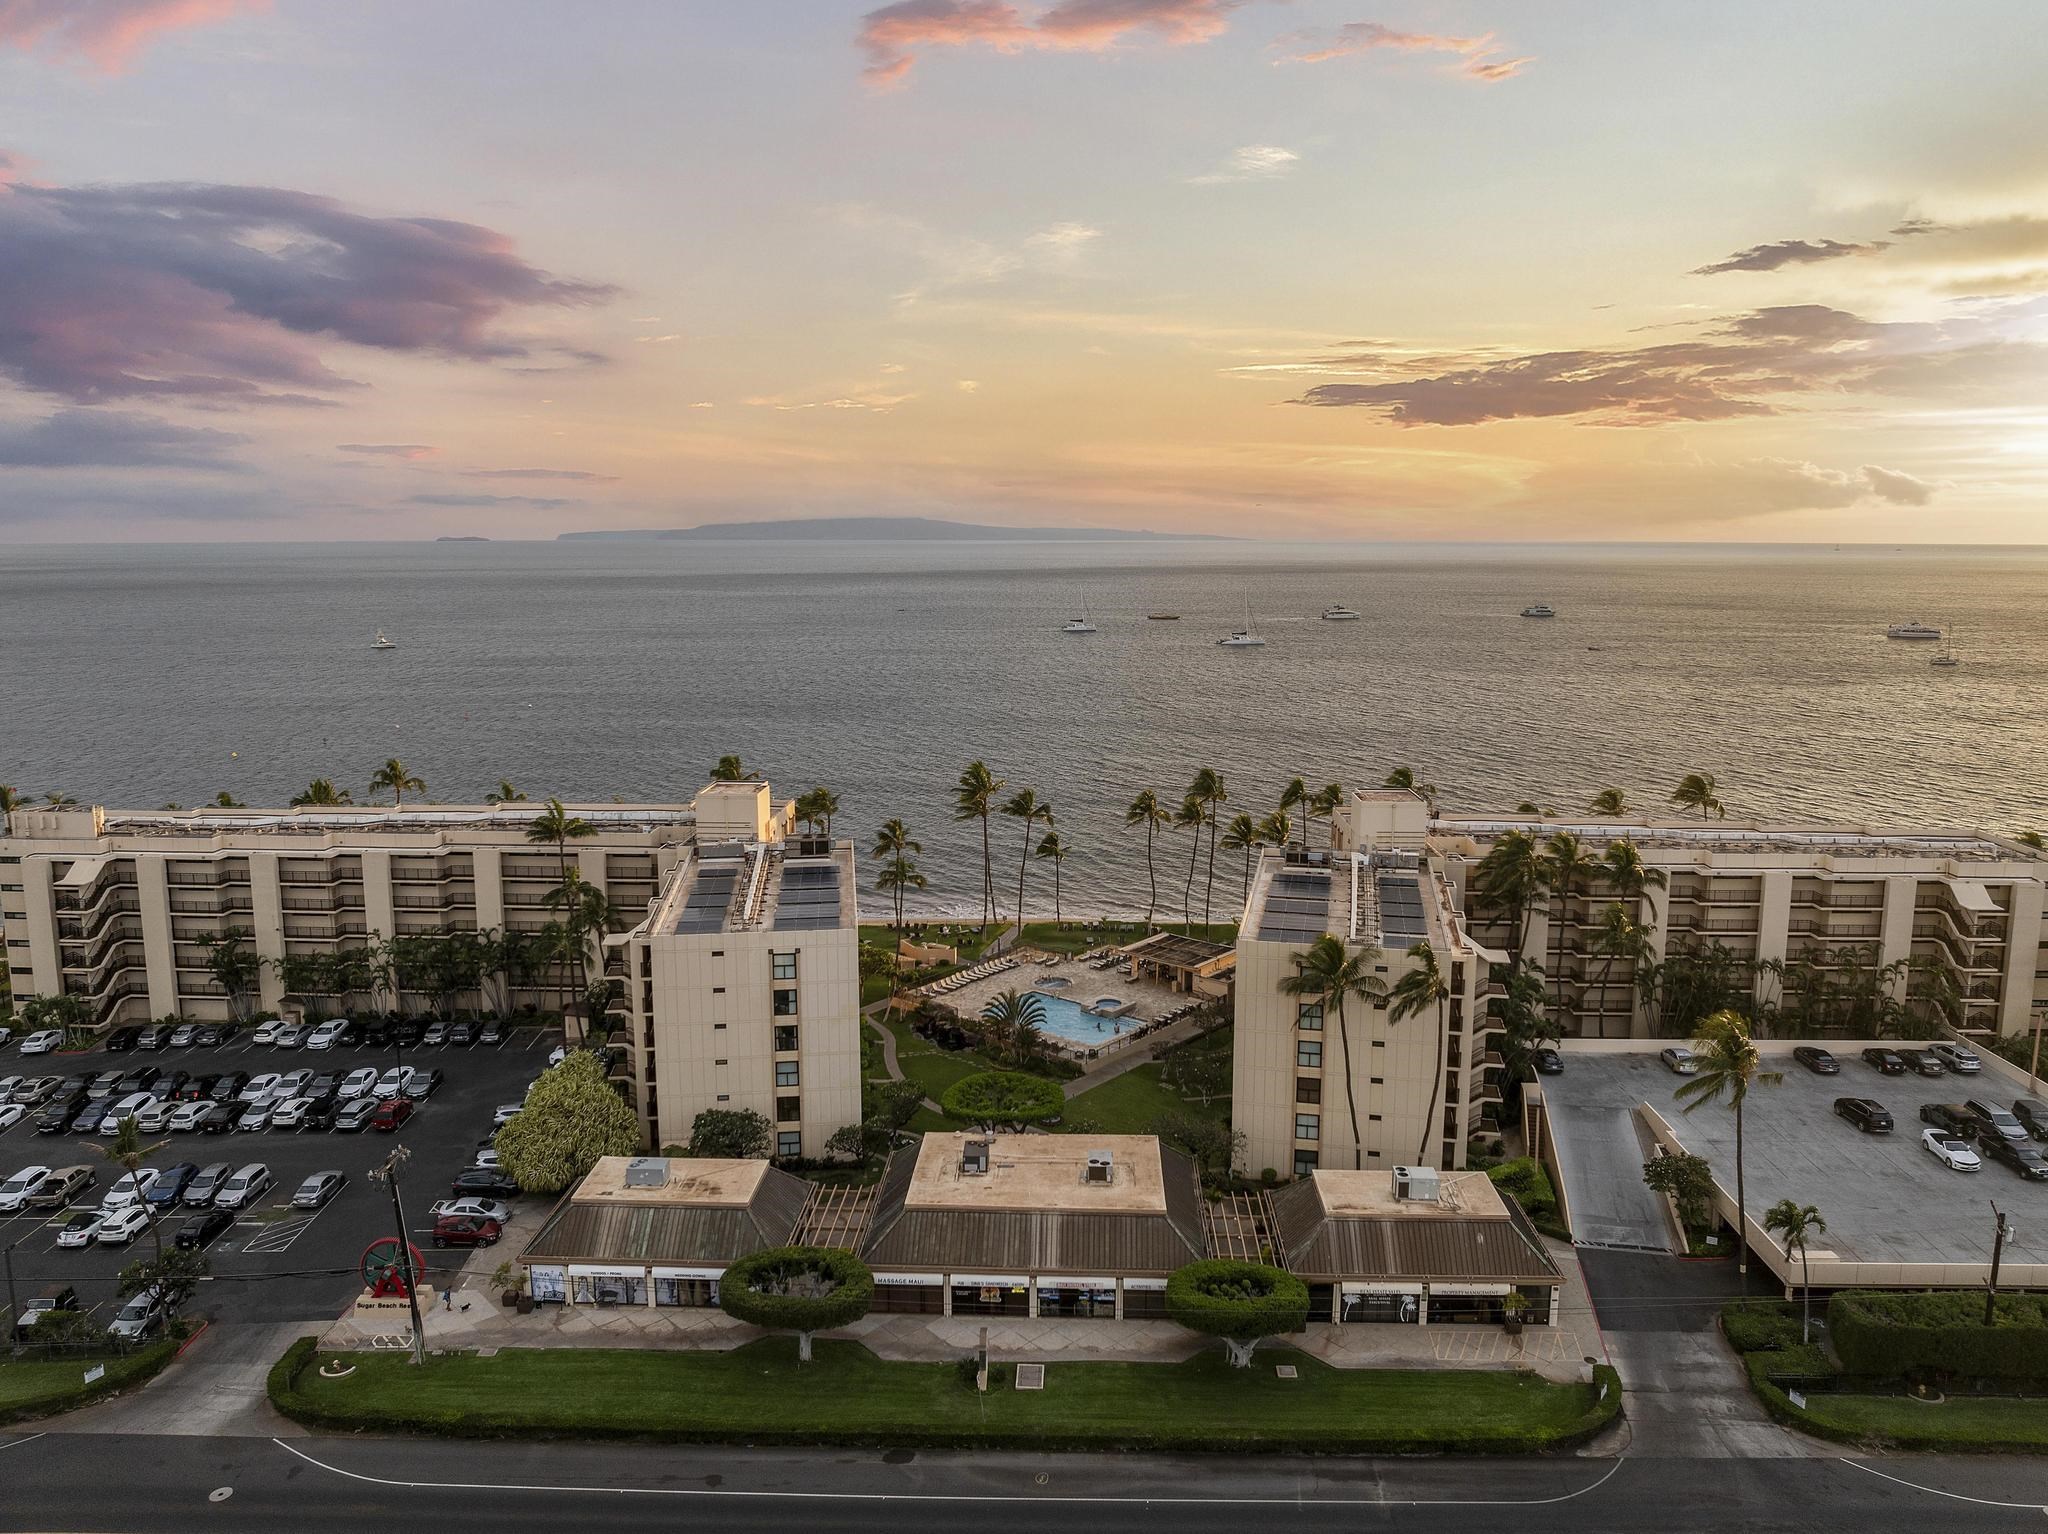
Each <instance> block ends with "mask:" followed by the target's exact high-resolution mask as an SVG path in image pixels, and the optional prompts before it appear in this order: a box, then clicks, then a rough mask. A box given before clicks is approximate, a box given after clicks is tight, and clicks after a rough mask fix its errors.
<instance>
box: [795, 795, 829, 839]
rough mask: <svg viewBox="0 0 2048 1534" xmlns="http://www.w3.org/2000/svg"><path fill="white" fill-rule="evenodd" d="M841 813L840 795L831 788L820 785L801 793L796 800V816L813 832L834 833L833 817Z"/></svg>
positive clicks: (813, 833) (814, 833)
mask: <svg viewBox="0 0 2048 1534" xmlns="http://www.w3.org/2000/svg"><path fill="white" fill-rule="evenodd" d="M838 813H839V796H838V795H837V794H835V793H833V792H832V790H831V789H829V788H825V787H822V786H820V787H818V788H814V789H812V790H811V791H810V792H809V793H807V794H799V795H798V796H797V801H796V818H797V819H798V820H800V821H802V822H803V823H804V824H805V825H806V826H808V827H810V830H811V834H812V835H814V836H815V835H816V834H818V833H819V832H820V831H822V832H824V834H825V835H827V836H830V835H831V834H832V817H833V816H834V815H837V814H838Z"/></svg>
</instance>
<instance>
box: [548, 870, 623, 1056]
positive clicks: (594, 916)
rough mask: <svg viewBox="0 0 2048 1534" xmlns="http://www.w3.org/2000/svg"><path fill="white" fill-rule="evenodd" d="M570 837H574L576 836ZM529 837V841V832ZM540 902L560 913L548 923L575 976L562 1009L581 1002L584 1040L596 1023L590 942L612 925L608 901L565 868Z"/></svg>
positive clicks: (578, 871)
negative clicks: (555, 928) (556, 930)
mask: <svg viewBox="0 0 2048 1534" xmlns="http://www.w3.org/2000/svg"><path fill="white" fill-rule="evenodd" d="M570 834H571V835H572V836H573V835H574V834H575V833H574V832H571V833H570ZM528 836H529V839H532V833H531V831H530V830H529V832H528ZM541 899H542V900H543V901H544V902H545V903H546V904H547V905H548V906H549V907H550V908H551V909H558V910H560V911H561V913H562V919H561V921H560V922H559V923H558V924H557V923H551V924H550V925H559V927H560V947H559V956H560V957H561V958H564V959H566V960H568V962H569V965H570V969H571V973H572V975H573V977H574V985H573V988H570V995H569V996H568V997H567V998H566V999H565V1001H564V1004H563V1008H562V1010H563V1012H564V1013H565V1014H566V1013H567V1012H568V1010H569V1006H570V1004H571V1003H581V1005H582V1007H583V1031H584V1034H585V1036H586V1037H587V1036H588V1035H589V1033H590V1030H591V1028H592V1026H593V1025H594V1024H595V1023H596V1022H597V1016H596V1013H597V1008H596V1006H595V1004H594V1002H593V1000H592V998H591V996H590V939H591V938H592V937H593V936H597V937H600V938H601V937H602V936H603V934H605V933H606V932H609V931H610V930H612V928H613V926H614V925H615V923H614V920H613V913H612V904H611V900H610V898H609V897H607V896H606V894H605V892H604V891H603V890H601V889H599V888H598V887H597V886H596V885H594V884H591V883H588V882H586V881H585V879H584V877H583V870H582V869H580V868H568V869H565V871H564V872H563V875H562V882H561V883H560V884H558V885H556V886H555V887H554V888H553V889H551V890H549V891H548V892H547V893H546V894H545V895H543V896H542V897H541Z"/></svg>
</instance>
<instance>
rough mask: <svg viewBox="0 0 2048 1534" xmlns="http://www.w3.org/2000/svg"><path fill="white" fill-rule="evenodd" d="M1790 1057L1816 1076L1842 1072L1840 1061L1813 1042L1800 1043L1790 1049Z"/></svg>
mask: <svg viewBox="0 0 2048 1534" xmlns="http://www.w3.org/2000/svg"><path fill="white" fill-rule="evenodd" d="M1792 1058H1793V1059H1794V1060H1797V1061H1798V1062H1799V1063H1800V1064H1801V1065H1803V1066H1805V1067H1806V1068H1807V1069H1808V1070H1810V1071H1812V1072H1813V1074H1814V1075H1816V1076H1839V1075H1841V1073H1842V1062H1841V1061H1839V1060H1837V1059H1836V1058H1835V1057H1834V1056H1833V1055H1831V1054H1829V1053H1828V1052H1827V1051H1826V1050H1825V1049H1821V1048H1819V1047H1818V1046H1816V1045H1813V1044H1801V1045H1800V1046H1799V1047H1798V1048H1797V1049H1795V1050H1793V1051H1792Z"/></svg>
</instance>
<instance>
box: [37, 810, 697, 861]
mask: <svg viewBox="0 0 2048 1534" xmlns="http://www.w3.org/2000/svg"><path fill="white" fill-rule="evenodd" d="M543 807H544V806H542V805H538V804H533V803H520V804H406V805H388V804H386V805H375V804H365V805H347V804H342V805H320V806H317V807H313V806H308V807H306V808H302V809H288V808H287V809H234V810H230V809H221V808H218V807H206V808H200V809H192V810H114V809H105V808H103V807H100V806H73V807H70V808H68V809H67V810H65V811H64V812H63V813H62V817H61V819H60V818H58V817H55V816H50V815H47V814H46V813H45V812H42V811H36V810H35V809H34V807H33V806H31V807H29V810H28V811H27V812H24V813H21V814H19V815H17V817H16V824H15V828H14V834H13V838H12V839H13V840H14V841H16V842H20V843H31V842H36V841H45V840H47V841H63V842H75V841H91V840H94V839H96V838H99V837H104V838H106V839H107V840H109V841H118V842H121V843H124V844H125V843H135V844H139V845H137V846H135V847H132V848H131V847H130V846H128V845H118V846H114V847H110V848H107V849H105V850H107V851H109V852H116V853H119V852H127V851H130V850H145V851H146V850H148V844H149V843H150V842H153V841H155V840H157V839H158V838H172V839H184V838H190V839H192V840H195V841H197V840H206V841H212V842H216V843H221V844H224V845H232V844H234V843H236V842H238V841H241V840H243V839H245V838H270V837H280V838H282V837H303V838H305V839H306V840H307V841H309V842H315V843H317V844H318V845H319V846H320V847H322V848H325V847H327V846H332V845H345V844H346V842H347V839H348V838H349V837H350V836H352V835H363V834H374V835H376V836H380V837H384V836H404V835H445V834H446V833H448V832H450V831H470V832H480V833H487V832H503V833H507V834H516V835H518V836H519V837H520V838H522V839H523V838H524V837H525V834H526V828H527V827H528V826H529V825H531V824H532V823H533V818H534V816H536V815H538V814H539V813H540V811H541V809H542V808H543ZM564 808H565V809H567V810H568V811H569V813H571V814H572V815H576V816H579V817H580V818H582V819H584V820H586V821H588V822H590V824H591V825H593V826H595V827H596V828H597V829H598V830H600V831H636V830H647V829H650V828H654V827H666V826H693V825H695V824H696V815H695V814H694V812H693V811H692V810H691V809H690V807H689V806H688V805H679V804H613V803H610V802H606V803H603V804H569V805H565V806H564ZM95 816H97V828H96V827H95ZM6 839H7V838H6V837H4V836H0V840H6ZM536 850H542V849H536Z"/></svg>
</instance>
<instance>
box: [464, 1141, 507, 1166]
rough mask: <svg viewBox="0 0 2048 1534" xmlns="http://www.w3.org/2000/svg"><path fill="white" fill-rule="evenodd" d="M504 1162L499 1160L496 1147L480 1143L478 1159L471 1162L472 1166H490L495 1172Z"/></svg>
mask: <svg viewBox="0 0 2048 1534" xmlns="http://www.w3.org/2000/svg"><path fill="white" fill-rule="evenodd" d="M503 1164H504V1163H502V1162H500V1161H499V1160H498V1152H497V1149H496V1147H494V1146H490V1145H479V1146H478V1147H477V1148H476V1159H475V1160H473V1161H472V1162H471V1163H470V1165H471V1166H481V1167H489V1168H490V1169H491V1170H492V1171H494V1172H495V1171H496V1170H497V1169H498V1168H499V1167H500V1166H502V1165H503Z"/></svg>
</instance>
